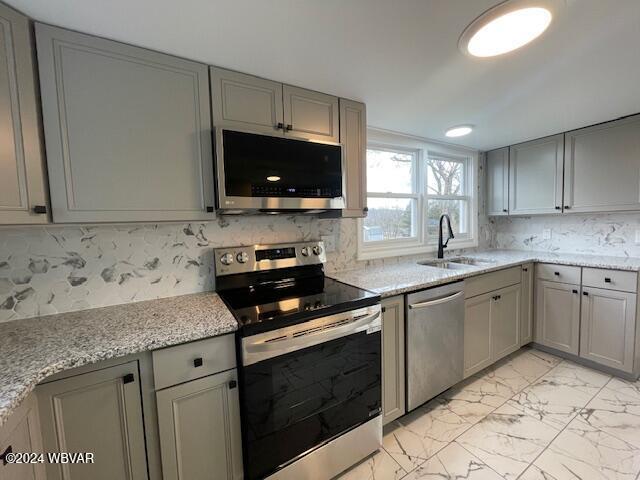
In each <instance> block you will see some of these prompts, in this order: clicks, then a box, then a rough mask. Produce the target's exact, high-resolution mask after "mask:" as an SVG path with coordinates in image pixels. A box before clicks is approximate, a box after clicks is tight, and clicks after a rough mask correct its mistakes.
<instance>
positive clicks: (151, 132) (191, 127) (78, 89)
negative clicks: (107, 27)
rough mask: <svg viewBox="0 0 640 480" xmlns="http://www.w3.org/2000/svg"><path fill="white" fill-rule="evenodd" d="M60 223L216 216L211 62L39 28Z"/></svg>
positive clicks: (51, 170) (54, 198)
mask: <svg viewBox="0 0 640 480" xmlns="http://www.w3.org/2000/svg"><path fill="white" fill-rule="evenodd" d="M36 41H37V47H38V63H39V69H40V83H41V91H42V110H43V119H44V127H45V141H46V151H47V160H48V168H49V181H50V185H51V202H52V207H53V220H54V221H55V222H126V221H162V220H207V219H212V218H214V215H215V214H214V213H213V207H214V205H215V203H214V198H215V196H214V190H213V189H214V186H213V156H212V148H211V115H210V101H209V73H208V68H207V66H206V65H202V64H199V63H195V62H191V61H188V60H184V59H181V58H177V57H173V56H169V55H165V54H161V53H157V52H153V51H149V50H145V49H142V48H137V47H132V46H129V45H125V44H122V43H118V42H114V41H110V40H105V39H102V38H97V37H93V36H90V35H84V34H80V33H76V32H72V31H68V30H64V29H60V28H55V27H51V26H47V25H42V24H36Z"/></svg>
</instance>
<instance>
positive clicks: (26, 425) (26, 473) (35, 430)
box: [0, 395, 45, 480]
mask: <svg viewBox="0 0 640 480" xmlns="http://www.w3.org/2000/svg"><path fill="white" fill-rule="evenodd" d="M9 452H13V453H16V452H22V453H24V452H33V453H43V450H42V439H41V436H40V424H39V422H38V408H37V404H36V401H35V397H34V396H33V395H31V396H30V397H28V398H27V399H25V400H24V401H23V402H22V404H21V405H20V406H18V408H17V409H16V410H14V411H13V413H12V414H11V416H10V417H9V418H8V419H7V421H6V423H5V424H4V425H3V426H2V428H0V456H2V458H3V459H4V455H6V454H7V453H9ZM0 478H2V480H44V479H45V471H44V465H43V464H41V463H33V464H29V463H21V464H18V463H16V464H12V463H7V464H5V463H4V461H3V462H2V463H0Z"/></svg>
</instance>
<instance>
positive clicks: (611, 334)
mask: <svg viewBox="0 0 640 480" xmlns="http://www.w3.org/2000/svg"><path fill="white" fill-rule="evenodd" d="M582 293H583V295H582V315H581V334H580V337H581V338H580V356H581V357H583V358H588V359H589V360H593V361H594V362H597V363H600V364H602V365H606V366H608V367H612V368H617V369H618V370H624V371H625V372H629V373H631V372H632V371H633V354H634V343H635V333H636V294H635V293H626V292H618V291H615V290H604V289H601V288H591V287H583V289H582Z"/></svg>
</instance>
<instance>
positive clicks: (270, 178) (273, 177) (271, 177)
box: [267, 175, 280, 182]
mask: <svg viewBox="0 0 640 480" xmlns="http://www.w3.org/2000/svg"><path fill="white" fill-rule="evenodd" d="M267 180H269V181H270V182H277V181H278V180H280V177H279V176H277V175H269V176H268V177H267Z"/></svg>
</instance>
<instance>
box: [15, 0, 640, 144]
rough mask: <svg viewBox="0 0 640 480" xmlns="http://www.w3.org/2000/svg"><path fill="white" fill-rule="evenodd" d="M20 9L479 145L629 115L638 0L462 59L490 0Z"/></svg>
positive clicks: (155, 1)
mask: <svg viewBox="0 0 640 480" xmlns="http://www.w3.org/2000/svg"><path fill="white" fill-rule="evenodd" d="M7 1H8V3H10V4H12V5H14V6H15V7H16V8H17V9H19V10H22V11H23V12H25V13H27V14H29V15H31V16H32V17H34V18H36V19H38V20H41V21H44V22H47V23H51V24H55V25H60V26H64V27H68V28H72V29H75V30H79V31H82V32H87V33H93V34H96V35H101V36H105V37H109V38H113V39H116V40H120V41H124V42H128V43H131V44H135V45H140V46H144V47H149V48H153V49H157V50H160V51H164V52H168V53H173V54H176V55H181V56H184V57H188V58H192V59H195V60H199V61H202V62H206V63H210V64H215V65H219V66H224V67H228V68H232V69H236V70H240V71H244V72H248V73H252V74H255V75H260V76H263V77H267V78H272V79H275V80H281V81H284V82H286V83H292V84H295V85H300V86H303V87H307V88H312V89H316V90H320V91H323V92H328V93H333V94H336V95H340V96H343V97H348V98H353V99H357V100H362V101H364V102H366V103H367V107H368V121H369V124H370V125H371V126H375V127H380V128H385V129H390V130H395V131H399V132H403V133H408V134H414V135H419V136H423V137H428V138H432V139H436V140H447V139H446V137H444V130H445V129H446V128H447V127H449V126H451V125H456V124H461V123H472V124H475V125H476V130H475V131H474V133H472V134H471V135H469V136H467V137H464V138H461V139H456V143H459V144H462V145H466V146H470V147H475V148H480V149H490V148H492V147H497V146H503V145H508V144H512V143H515V142H519V141H523V140H528V139H531V138H536V137H541V136H544V135H548V134H553V133H558V132H561V131H565V130H569V129H572V128H577V127H581V126H585V125H589V124H593V123H597V122H601V121H605V120H610V119H613V118H616V117H619V116H622V115H628V114H631V113H637V112H640V0H560V1H561V2H562V4H563V6H562V7H561V12H560V14H559V15H558V16H557V17H556V19H555V20H554V22H553V23H552V25H551V27H550V28H549V30H548V31H547V32H546V33H545V34H544V35H543V36H542V37H540V38H539V39H538V40H536V41H535V42H534V43H532V44H530V45H528V46H526V47H525V48H523V49H521V50H519V51H516V52H513V53H511V54H507V55H505V56H502V57H497V58H493V59H472V58H469V57H466V56H464V55H463V54H461V53H460V52H459V50H458V48H457V41H458V37H459V36H460V34H461V32H462V30H463V29H464V28H465V26H466V25H467V24H468V23H469V22H471V21H472V20H473V19H474V18H475V17H477V16H478V15H479V14H480V13H482V12H483V11H484V10H486V9H487V8H489V7H491V6H492V5H494V4H495V3H498V0H395V1H393V0H7Z"/></svg>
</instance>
